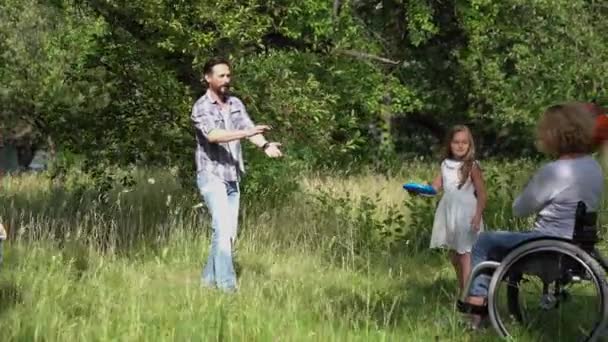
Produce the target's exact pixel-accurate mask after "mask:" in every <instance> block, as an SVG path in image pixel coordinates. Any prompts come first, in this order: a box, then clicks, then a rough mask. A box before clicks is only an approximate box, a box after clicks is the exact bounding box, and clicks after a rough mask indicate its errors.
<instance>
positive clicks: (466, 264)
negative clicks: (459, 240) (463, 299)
mask: <svg viewBox="0 0 608 342" xmlns="http://www.w3.org/2000/svg"><path fill="white" fill-rule="evenodd" d="M458 263H459V269H460V277H459V281H460V293H461V294H462V292H463V291H465V289H464V287H465V286H466V282H467V280H468V279H469V276H470V275H471V253H466V252H465V253H463V254H459V255H458Z"/></svg>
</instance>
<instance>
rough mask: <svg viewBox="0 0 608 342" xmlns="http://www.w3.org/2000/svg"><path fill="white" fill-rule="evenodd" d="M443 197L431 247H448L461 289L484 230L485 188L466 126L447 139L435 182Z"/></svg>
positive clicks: (438, 210)
mask: <svg viewBox="0 0 608 342" xmlns="http://www.w3.org/2000/svg"><path fill="white" fill-rule="evenodd" d="M432 186H433V188H435V190H436V191H437V192H439V191H440V190H441V189H443V197H442V198H441V200H440V201H439V204H438V205H437V211H436V212H435V221H434V222H433V232H432V235H431V244H430V248H447V249H449V250H450V259H451V262H452V265H454V269H455V270H456V276H457V277H458V285H459V288H460V292H462V291H463V289H464V286H465V282H466V280H467V279H468V278H469V274H470V273H471V249H472V247H473V244H474V243H475V241H476V240H477V236H478V234H479V232H481V231H482V230H483V219H482V214H483V210H484V208H485V205H486V198H487V197H486V190H485V184H484V181H483V175H482V172H481V168H480V167H479V164H478V163H477V161H476V160H475V144H474V142H473V136H472V134H471V131H470V130H469V128H468V127H467V126H464V125H457V126H454V127H453V128H452V129H451V130H450V132H449V134H448V137H447V139H446V142H445V147H444V158H443V160H442V162H441V172H440V173H439V175H437V177H436V178H435V180H434V181H433V183H432Z"/></svg>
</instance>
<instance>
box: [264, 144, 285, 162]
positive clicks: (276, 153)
mask: <svg viewBox="0 0 608 342" xmlns="http://www.w3.org/2000/svg"><path fill="white" fill-rule="evenodd" d="M280 146H281V144H280V143H278V142H271V143H269V144H268V146H267V147H266V148H265V149H264V153H266V155H267V156H269V157H270V158H278V157H281V156H283V153H281V150H279V147H280Z"/></svg>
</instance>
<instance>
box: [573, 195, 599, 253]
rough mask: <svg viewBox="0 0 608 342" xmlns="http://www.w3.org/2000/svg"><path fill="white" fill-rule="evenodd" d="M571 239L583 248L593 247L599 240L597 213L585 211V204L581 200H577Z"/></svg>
mask: <svg viewBox="0 0 608 342" xmlns="http://www.w3.org/2000/svg"><path fill="white" fill-rule="evenodd" d="M572 241H573V242H574V243H575V244H577V245H581V246H582V247H583V249H588V248H589V247H593V246H594V245H595V244H596V243H597V242H598V241H599V237H598V233H597V213H596V212H587V206H586V205H585V203H584V202H582V201H580V202H578V205H577V207H576V217H575V220H574V234H573V235H572Z"/></svg>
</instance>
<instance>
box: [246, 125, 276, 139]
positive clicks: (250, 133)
mask: <svg viewBox="0 0 608 342" xmlns="http://www.w3.org/2000/svg"><path fill="white" fill-rule="evenodd" d="M269 130H270V126H268V125H257V126H255V127H253V128H249V129H247V130H246V131H245V132H246V134H247V138H249V137H252V136H254V135H258V134H262V133H264V132H266V131H269Z"/></svg>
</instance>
